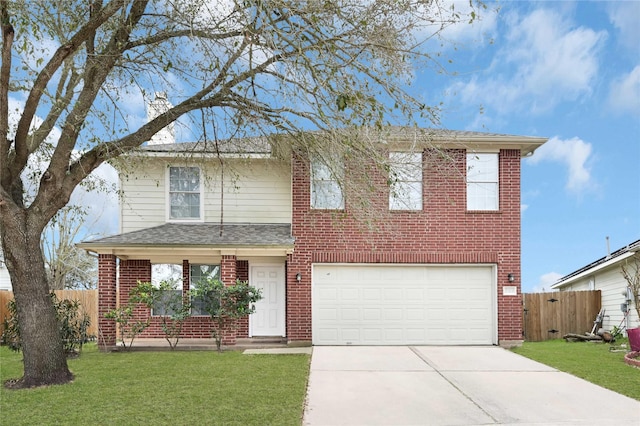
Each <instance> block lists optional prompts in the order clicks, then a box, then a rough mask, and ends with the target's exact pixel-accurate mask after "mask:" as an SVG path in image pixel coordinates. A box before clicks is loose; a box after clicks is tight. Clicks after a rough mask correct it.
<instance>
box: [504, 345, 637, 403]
mask: <svg viewBox="0 0 640 426" xmlns="http://www.w3.org/2000/svg"><path fill="white" fill-rule="evenodd" d="M620 343H621V342H616V343H615V345H614V346H616V347H618V346H619V345H620ZM609 347H610V346H609V345H608V344H605V343H592V342H575V343H567V342H566V341H564V340H561V339H556V340H547V341H545V342H524V344H523V345H522V347H519V348H514V349H512V350H513V352H515V353H517V354H520V355H523V356H526V357H527V358H531V359H533V360H536V361H538V362H541V363H543V364H546V365H549V366H551V367H554V368H556V369H558V370H560V371H564V372H567V373H570V374H573V375H574V376H577V377H580V378H583V379H585V380H588V381H590V382H592V383H595V384H597V385H600V386H602V387H604V388H607V389H611V390H612V391H615V392H618V393H621V394H623V395H627V396H629V397H631V398H634V399H637V400H638V401H640V368H634V367H631V366H629V365H627V364H625V362H624V359H623V358H624V355H625V353H624V352H611V351H609ZM628 347H629V345H628V343H627V348H628ZM612 409H614V410H615V407H612Z"/></svg>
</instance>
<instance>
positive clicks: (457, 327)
mask: <svg viewBox="0 0 640 426" xmlns="http://www.w3.org/2000/svg"><path fill="white" fill-rule="evenodd" d="M494 280H495V279H494V272H493V267H492V266H462V265H456V266H450V265H449V266H423V265H344V264H341V265H336V264H315V265H313V294H312V304H313V310H312V314H313V318H312V331H313V344H315V345H406V344H415V345H420V344H422V345H490V344H495V343H497V342H496V329H497V327H496V325H495V318H496V315H495V302H494V301H495V299H496V296H495V290H494V288H495V285H494Z"/></svg>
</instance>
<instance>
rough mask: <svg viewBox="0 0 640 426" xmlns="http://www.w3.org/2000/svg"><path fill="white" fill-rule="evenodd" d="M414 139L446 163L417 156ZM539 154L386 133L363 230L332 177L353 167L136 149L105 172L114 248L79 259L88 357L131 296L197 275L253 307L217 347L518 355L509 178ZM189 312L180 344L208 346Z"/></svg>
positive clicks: (262, 145)
mask: <svg viewBox="0 0 640 426" xmlns="http://www.w3.org/2000/svg"><path fill="white" fill-rule="evenodd" d="M422 132H426V133H429V138H430V139H431V140H432V142H433V143H435V144H436V145H438V146H439V147H440V149H441V150H442V151H441V152H442V153H446V154H447V155H429V153H430V152H432V151H433V149H432V146H433V145H429V146H427V145H426V144H425V145H424V146H421V145H420V142H417V140H419V138H418V137H417V136H418V134H422ZM545 141H546V139H545V138H537V137H522V136H509V135H498V134H488V133H478V132H458V131H426V130H417V129H412V128H396V129H393V131H392V132H391V133H390V134H388V135H386V136H385V138H384V140H383V141H381V142H380V144H379V146H380V149H381V150H386V151H385V152H388V155H389V157H390V160H391V172H392V173H394V174H393V179H390V177H389V176H387V175H383V174H382V173H380V172H378V174H375V173H374V174H372V176H371V179H370V183H372V184H373V192H372V193H371V194H370V197H369V203H370V206H369V208H368V209H369V211H370V212H372V215H371V216H372V217H374V225H373V226H371V227H370V226H368V224H367V223H364V222H362V221H358V220H355V219H354V218H353V217H352V215H351V214H350V213H351V212H352V211H353V210H355V209H356V207H355V206H354V205H353V201H352V198H350V193H349V191H348V190H344V188H343V187H342V186H341V184H340V182H339V180H338V179H336V178H335V177H336V176H338V175H341V174H342V173H345V170H346V171H347V175H348V173H353V168H352V167H351V166H352V165H353V164H351V165H350V164H349V163H347V164H344V165H343V167H337V169H339V170H335V169H336V168H335V167H334V168H329V167H327V165H325V164H322V163H320V162H316V161H312V160H311V159H309V158H307V157H306V156H305V155H303V154H300V153H298V152H296V153H293V154H291V155H290V158H286V159H285V160H282V159H278V157H277V156H275V155H272V149H271V145H270V144H269V143H268V141H267V140H266V139H264V138H256V139H251V140H243V141H242V142H243V147H244V146H246V143H247V142H251V144H252V145H253V146H252V147H251V148H249V149H243V150H238V149H237V146H234V145H235V144H234V142H233V141H226V142H220V143H218V144H214V143H212V142H209V143H207V144H203V143H173V144H165V143H161V144H153V143H150V144H149V145H147V146H145V147H143V148H142V150H141V152H140V153H137V154H135V155H132V156H131V158H132V159H133V160H139V161H140V164H141V166H140V167H139V168H138V169H135V168H134V169H132V170H130V171H128V172H124V171H123V172H121V173H120V181H121V182H120V184H121V186H120V188H121V191H122V194H123V200H122V203H121V210H120V211H121V221H120V223H121V233H120V234H119V235H115V236H110V237H106V238H101V239H98V240H93V241H87V242H83V243H81V244H80V247H82V248H84V249H86V250H89V251H91V252H94V253H97V254H98V255H99V284H98V288H99V297H100V302H99V306H100V309H99V323H100V324H99V325H100V330H101V337H100V339H99V342H100V343H101V345H104V346H106V347H108V346H110V345H114V344H115V339H116V335H115V324H114V323H113V322H112V321H111V320H108V319H106V318H104V313H105V312H107V311H108V310H110V309H112V308H114V307H116V304H117V303H120V304H123V303H125V302H126V300H127V295H128V293H129V290H130V289H131V288H132V287H133V286H135V285H136V282H137V281H152V282H153V281H158V280H161V279H163V278H167V277H179V278H182V291H183V292H186V291H188V290H189V288H190V286H191V285H192V283H193V282H195V281H197V280H198V279H199V278H201V277H202V276H205V275H212V276H215V277H219V278H220V279H221V280H222V281H223V282H225V283H233V282H235V280H236V279H242V280H248V281H249V283H250V284H251V285H253V286H255V287H258V288H261V289H262V291H263V296H264V298H263V299H262V300H261V301H260V302H258V303H257V306H256V308H257V311H256V313H255V314H253V315H251V317H250V318H249V319H248V320H247V321H243V323H242V324H241V326H240V327H239V328H238V331H237V334H236V335H234V336H226V337H225V342H224V343H225V344H233V343H234V342H235V339H236V338H253V337H259V336H270V337H273V336H279V337H282V338H284V339H286V341H287V342H289V343H291V344H308V343H312V344H314V345H400V344H433V345H437V344H454V345H492V344H501V345H504V346H510V345H514V344H518V343H519V342H521V341H522V303H521V288H520V277H521V272H520V246H521V242H520V235H521V233H520V209H521V205H520V166H521V159H522V157H524V156H529V155H531V154H532V153H533V151H534V150H535V149H536V148H538V147H539V146H540V145H542V144H543V143H544V142H545ZM390 147H392V148H390ZM279 157H280V158H282V156H279ZM444 157H447V158H448V159H447V160H442V158H444ZM221 159H222V163H221V161H220V160H221ZM356 161H358V162H359V164H363V163H364V164H366V161H367V160H366V159H357V160H356ZM443 161H448V162H449V164H448V165H446V166H444V165H443ZM221 164H224V176H225V179H224V183H221V174H222V169H221ZM354 164H355V163H354ZM443 169H446V170H445V171H444V172H443ZM447 170H448V171H447ZM389 181H391V190H390V188H389V186H388V185H389V184H388V182H389ZM345 192H346V193H345ZM350 203H351V204H350ZM221 222H222V225H221ZM117 297H118V298H119V300H116V298H117ZM192 313H193V314H194V315H193V316H192V317H190V318H189V319H188V320H187V321H186V323H185V325H184V328H183V334H182V336H183V337H185V338H186V337H203V338H204V337H210V334H209V330H210V319H209V318H208V317H207V316H205V315H200V314H201V313H200V312H198V311H197V309H194V311H193V312H192ZM141 315H152V326H151V327H150V328H148V329H147V330H146V331H145V333H144V334H143V336H145V337H161V335H162V334H161V329H160V326H159V321H158V318H157V317H154V316H153V312H149V311H148V310H142V314H141Z"/></svg>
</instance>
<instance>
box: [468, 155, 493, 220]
mask: <svg viewBox="0 0 640 426" xmlns="http://www.w3.org/2000/svg"><path fill="white" fill-rule="evenodd" d="M498 196H499V188H498V154H497V153H471V152H470V153H467V210H484V211H494V210H498V208H499V206H498Z"/></svg>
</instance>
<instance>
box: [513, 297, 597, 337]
mask: <svg viewBox="0 0 640 426" xmlns="http://www.w3.org/2000/svg"><path fill="white" fill-rule="evenodd" d="M601 300H602V299H601V295H600V290H594V291H561V292H553V293H526V294H524V301H523V303H524V311H523V324H524V338H525V340H527V341H529V342H541V341H543V340H550V339H558V338H562V336H564V335H565V334H567V333H577V334H583V333H585V332H590V331H591V329H592V328H593V321H594V320H595V318H596V316H597V315H598V312H600V305H601Z"/></svg>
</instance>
